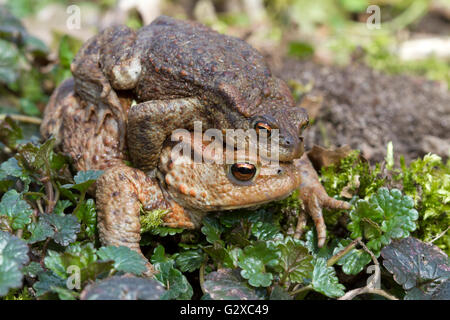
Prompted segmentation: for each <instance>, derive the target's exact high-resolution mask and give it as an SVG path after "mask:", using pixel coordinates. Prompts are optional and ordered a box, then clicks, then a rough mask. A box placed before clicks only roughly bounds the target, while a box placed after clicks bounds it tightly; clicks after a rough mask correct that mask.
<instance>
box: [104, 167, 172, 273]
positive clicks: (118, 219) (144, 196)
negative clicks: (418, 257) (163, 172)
mask: <svg viewBox="0 0 450 320" xmlns="http://www.w3.org/2000/svg"><path fill="white" fill-rule="evenodd" d="M96 199H97V208H98V217H97V220H98V230H99V236H100V241H101V243H102V244H103V245H105V246H107V245H112V246H125V247H128V248H130V249H132V250H134V251H136V252H138V253H139V254H140V255H142V256H143V257H144V255H143V254H142V252H141V249H140V247H139V241H140V240H141V235H140V231H141V224H140V218H139V216H140V212H141V208H143V207H148V206H153V207H158V208H161V209H166V207H167V202H166V201H165V200H164V197H163V194H162V192H161V189H160V188H159V185H158V182H157V181H156V180H154V179H152V178H150V177H147V176H146V175H145V174H144V173H143V172H142V171H140V170H138V169H134V168H131V167H128V166H125V165H119V166H116V167H112V168H110V169H108V170H106V171H105V173H104V174H103V175H102V176H101V177H100V178H99V180H98V181H97V191H96ZM144 258H145V257H144ZM145 260H146V261H147V272H146V273H145V275H147V276H151V275H152V274H153V273H154V270H153V267H152V265H151V264H150V263H149V262H148V260H147V259H146V258H145Z"/></svg>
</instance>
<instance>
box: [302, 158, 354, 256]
mask: <svg viewBox="0 0 450 320" xmlns="http://www.w3.org/2000/svg"><path fill="white" fill-rule="evenodd" d="M296 166H297V167H299V169H300V170H299V172H300V176H301V184H300V187H299V192H300V194H299V197H300V199H301V200H302V201H303V204H304V206H305V209H306V211H307V212H308V213H309V215H310V216H311V217H312V219H313V221H314V224H315V226H316V230H317V239H318V243H317V245H318V246H319V248H321V247H323V245H324V244H325V240H326V237H327V233H326V226H325V221H324V219H323V214H322V208H328V209H350V207H351V206H350V204H349V203H347V202H345V201H341V200H336V199H334V198H332V197H330V196H328V194H327V192H326V191H325V188H324V187H323V186H322V184H321V183H320V181H319V176H318V175H317V172H316V170H315V169H314V167H313V166H312V164H311V161H309V159H308V156H307V155H306V154H304V155H303V156H302V157H301V158H300V159H298V160H296Z"/></svg>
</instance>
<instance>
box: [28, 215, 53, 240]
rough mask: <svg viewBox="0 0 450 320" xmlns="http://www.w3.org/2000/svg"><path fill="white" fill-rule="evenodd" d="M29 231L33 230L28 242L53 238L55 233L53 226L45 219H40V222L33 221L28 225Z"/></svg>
mask: <svg viewBox="0 0 450 320" xmlns="http://www.w3.org/2000/svg"><path fill="white" fill-rule="evenodd" d="M28 231H30V232H31V237H30V238H29V239H28V243H36V242H39V241H44V240H45V239H47V238H52V237H53V236H54V234H55V230H54V229H53V227H52V226H51V225H50V224H49V223H48V222H47V221H45V220H44V219H39V221H38V222H33V223H31V224H30V225H29V226H28Z"/></svg>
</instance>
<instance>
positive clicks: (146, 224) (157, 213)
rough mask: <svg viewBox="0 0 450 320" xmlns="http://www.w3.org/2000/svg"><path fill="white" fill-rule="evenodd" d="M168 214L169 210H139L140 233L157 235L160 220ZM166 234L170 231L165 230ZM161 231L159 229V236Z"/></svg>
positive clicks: (161, 221)
mask: <svg viewBox="0 0 450 320" xmlns="http://www.w3.org/2000/svg"><path fill="white" fill-rule="evenodd" d="M168 212H169V210H162V209H155V210H150V211H145V210H144V209H143V208H141V216H140V221H141V233H145V232H149V231H150V232H154V233H157V234H158V231H156V230H155V229H157V228H158V227H159V226H160V225H161V224H162V223H163V220H162V218H163V217H164V216H165V215H166V214H167V213H168ZM166 231H167V233H169V232H170V230H168V229H166ZM162 233H163V231H162V230H161V229H160V230H159V234H162Z"/></svg>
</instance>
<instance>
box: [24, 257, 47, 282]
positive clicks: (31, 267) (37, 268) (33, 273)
mask: <svg viewBox="0 0 450 320" xmlns="http://www.w3.org/2000/svg"><path fill="white" fill-rule="evenodd" d="M43 271H44V269H43V268H42V266H41V264H40V263H38V262H35V261H32V262H30V263H29V264H28V265H27V266H25V267H23V268H22V273H23V274H24V275H26V276H28V277H31V278H36V277H37V275H38V274H39V273H41V272H43Z"/></svg>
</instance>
